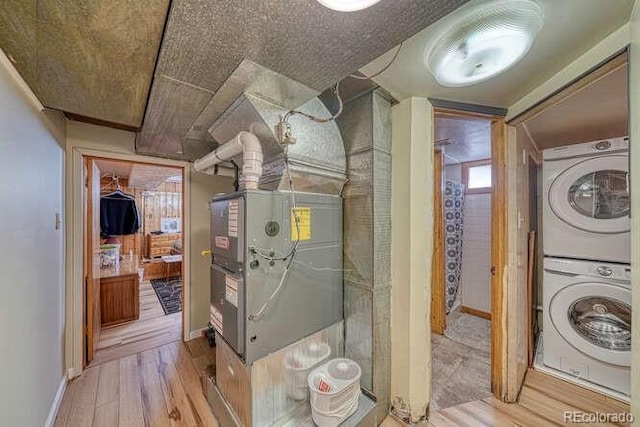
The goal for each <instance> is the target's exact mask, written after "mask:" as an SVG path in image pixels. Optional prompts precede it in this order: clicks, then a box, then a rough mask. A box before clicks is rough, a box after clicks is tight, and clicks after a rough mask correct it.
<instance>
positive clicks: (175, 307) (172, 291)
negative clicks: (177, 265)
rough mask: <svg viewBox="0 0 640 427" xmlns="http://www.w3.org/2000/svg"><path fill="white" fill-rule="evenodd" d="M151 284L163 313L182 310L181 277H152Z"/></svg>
mask: <svg viewBox="0 0 640 427" xmlns="http://www.w3.org/2000/svg"><path fill="white" fill-rule="evenodd" d="M151 286H153V290H154V291H156V295H158V299H159V300H160V304H161V305H162V309H163V310H164V314H173V313H178V312H180V311H182V298H181V294H182V279H181V278H179V277H177V278H176V277H174V278H169V279H152V280H151Z"/></svg>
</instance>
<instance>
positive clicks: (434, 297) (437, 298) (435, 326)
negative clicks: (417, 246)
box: [431, 147, 447, 335]
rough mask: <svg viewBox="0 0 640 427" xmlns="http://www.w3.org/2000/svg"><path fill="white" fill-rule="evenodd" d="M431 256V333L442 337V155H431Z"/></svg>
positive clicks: (444, 313)
mask: <svg viewBox="0 0 640 427" xmlns="http://www.w3.org/2000/svg"><path fill="white" fill-rule="evenodd" d="M433 154H434V155H433V255H432V257H431V332H433V333H436V334H438V335H443V334H444V330H445V328H446V326H447V299H446V298H447V292H446V283H445V280H446V274H445V269H446V266H445V262H446V258H445V250H444V248H445V241H444V204H443V196H442V193H443V191H442V190H443V189H442V186H443V184H444V180H443V174H444V153H443V152H442V150H441V149H439V148H437V147H434V153H433Z"/></svg>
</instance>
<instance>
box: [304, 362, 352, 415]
mask: <svg viewBox="0 0 640 427" xmlns="http://www.w3.org/2000/svg"><path fill="white" fill-rule="evenodd" d="M361 375H362V370H361V369H360V366H359V365H358V364H357V363H356V362H354V361H353V360H351V359H333V360H331V361H329V362H327V363H325V364H323V365H321V366H319V367H317V368H316V369H314V370H313V371H311V373H310V374H309V378H308V380H307V381H308V383H309V389H310V390H311V399H310V403H311V416H312V418H313V421H314V422H315V423H316V424H317V425H318V426H319V427H335V426H337V425H339V424H340V423H342V422H343V421H344V420H346V419H347V418H349V417H350V416H351V415H352V414H353V413H354V412H356V410H357V409H358V399H359V397H360V376H361Z"/></svg>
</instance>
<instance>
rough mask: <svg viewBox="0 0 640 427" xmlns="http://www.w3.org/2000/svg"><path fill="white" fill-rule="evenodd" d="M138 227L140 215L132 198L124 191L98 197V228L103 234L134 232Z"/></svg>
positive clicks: (121, 234)
mask: <svg viewBox="0 0 640 427" xmlns="http://www.w3.org/2000/svg"><path fill="white" fill-rule="evenodd" d="M139 229H140V216H139V215H138V206H137V205H136V201H135V199H134V198H129V197H126V196H125V195H124V193H121V194H118V195H107V196H104V197H101V198H100V230H101V234H102V235H103V236H123V235H126V234H135V233H137V232H138V230H139Z"/></svg>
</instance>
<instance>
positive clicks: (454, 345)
mask: <svg viewBox="0 0 640 427" xmlns="http://www.w3.org/2000/svg"><path fill="white" fill-rule="evenodd" d="M431 340H432V341H431V342H432V352H433V353H432V355H433V357H432V363H433V365H432V372H433V377H432V382H431V384H432V392H431V396H432V399H431V410H432V411H437V410H439V409H444V408H448V407H451V406H455V405H459V404H461V403H465V402H470V401H472V400H481V399H485V398H488V397H491V364H490V345H491V322H490V321H488V320H485V319H482V318H479V317H476V316H471V315H469V314H466V313H462V312H460V311H459V310H455V311H453V312H451V313H450V314H449V316H447V329H446V330H445V335H444V336H442V335H437V334H433V335H432V337H431Z"/></svg>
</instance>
